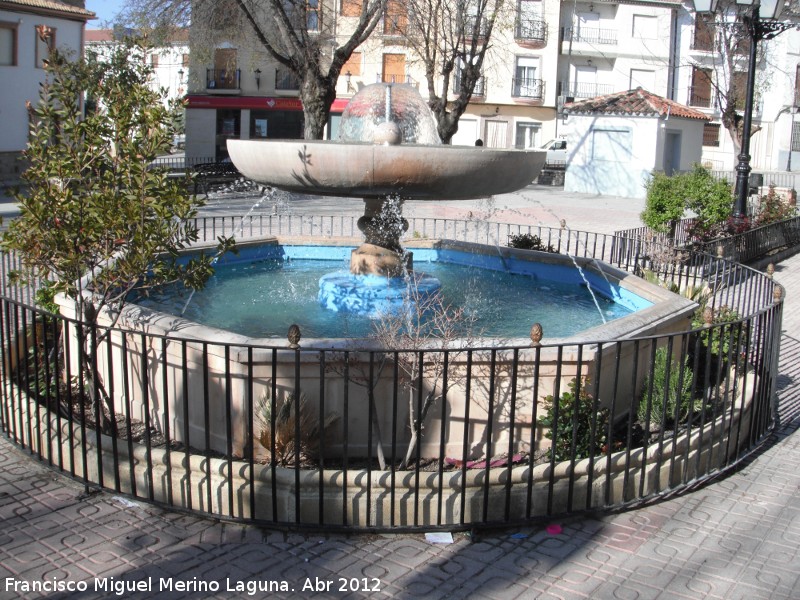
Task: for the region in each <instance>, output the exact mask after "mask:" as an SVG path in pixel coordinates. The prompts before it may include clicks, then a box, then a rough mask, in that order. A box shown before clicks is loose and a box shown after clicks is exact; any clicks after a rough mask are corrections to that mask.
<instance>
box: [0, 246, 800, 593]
mask: <svg viewBox="0 0 800 600" xmlns="http://www.w3.org/2000/svg"><path fill="white" fill-rule="evenodd" d="M776 278H777V279H778V280H779V281H780V282H781V283H783V284H784V285H785V286H786V287H787V290H788V298H787V301H786V307H785V316H784V332H783V337H782V356H781V375H780V377H779V382H778V383H779V397H780V413H781V425H780V428H779V429H778V431H777V432H776V434H775V435H773V436H772V439H771V440H770V441H769V443H767V444H765V445H764V447H763V448H762V450H761V451H760V452H758V453H756V455H755V456H753V457H752V458H751V459H750V460H749V461H748V463H747V464H746V465H745V466H744V467H743V468H741V469H739V470H738V471H737V472H735V473H732V474H730V475H728V476H726V477H724V478H720V479H718V480H717V481H714V482H712V483H710V484H707V485H705V486H702V487H699V488H698V489H696V490H694V491H692V492H691V493H687V494H684V495H681V496H677V497H674V498H671V499H668V500H665V501H662V502H659V503H657V504H653V505H651V506H646V507H643V508H639V509H637V510H631V511H626V512H620V513H617V514H610V515H597V516H594V517H588V518H579V519H573V520H570V521H567V522H563V523H559V525H561V527H562V530H561V532H560V533H554V534H549V533H548V532H547V530H546V528H545V527H543V526H542V527H531V528H525V529H515V530H508V531H500V532H494V533H491V534H489V533H485V534H482V535H480V536H479V537H477V538H475V539H471V538H469V537H468V536H467V535H464V534H455V536H454V538H455V541H454V543H452V544H449V545H434V544H430V543H428V542H427V541H426V540H425V538H424V536H422V535H371V536H342V535H298V534H284V533H275V532H268V531H263V530H260V529H258V528H255V527H242V526H236V525H230V524H225V523H219V522H215V521H212V520H208V519H201V518H197V517H194V516H186V515H182V514H176V513H171V512H166V511H163V510H160V509H157V508H153V507H150V506H147V505H144V504H139V503H133V502H130V501H128V500H126V499H123V498H120V497H115V496H114V495H112V494H107V493H98V494H92V495H88V496H87V495H85V493H84V488H83V487H82V486H79V485H77V484H75V483H74V482H72V481H70V480H68V479H66V478H64V477H62V476H60V475H58V474H56V473H53V472H52V471H50V470H48V469H47V468H46V467H45V466H42V465H39V464H38V463H36V462H35V461H33V460H32V459H31V458H30V457H28V456H27V455H26V454H25V452H24V451H21V450H19V449H17V448H16V447H14V446H13V445H11V444H10V443H9V442H8V441H7V440H6V439H5V438H2V437H0V599H5V598H42V597H47V598H67V597H69V598H72V597H76V598H109V597H129V598H159V599H160V598H239V597H241V598H254V597H255V598H267V597H275V598H311V597H319V598H372V597H375V598H390V597H394V598H426V599H428V598H431V599H434V598H481V599H482V598H498V599H500V598H509V599H510V598H543V599H544V598H592V599H600V600H603V599H606V598H608V599H611V598H642V599H646V598H687V599H697V598H714V599H716V598H719V599H724V600H735V599H737V598H742V599H745V598H746V599H748V600H752V599H759V598H764V599H779V598H786V599H789V598H798V597H800V495H798V487H800V437H798V434H797V429H798V425H800V255H798V256H795V257H793V258H790V259H787V260H785V261H783V262H782V263H780V264H779V265H778V268H777V270H776ZM94 578H98V580H99V581H101V582H105V584H106V585H107V586H109V590H110V589H113V585H114V584H115V583H116V584H122V583H124V582H134V583H135V582H139V584H140V585H144V584H146V583H147V582H148V581H151V582H152V588H151V590H150V591H142V592H137V593H131V594H128V593H125V594H120V595H115V594H114V593H113V592H112V591H108V590H106V591H103V590H99V591H95V588H94ZM339 578H345V580H346V581H347V582H348V583H349V582H350V579H351V578H352V579H353V581H354V582H357V583H359V584H361V583H366V584H367V585H368V586H370V587H372V586H376V587H377V588H379V589H376V590H375V591H359V592H347V593H345V592H338V591H336V590H337V589H338V587H339V581H340V579H339ZM373 578H374V579H373ZM161 579H164V580H165V581H172V582H173V584H179V583H184V584H185V585H187V586H189V587H191V586H192V585H202V584H207V583H208V582H212V581H216V582H220V586H221V587H220V589H219V591H217V592H192V591H186V592H178V591H172V592H169V591H159V582H160V580H161ZM54 580H57V581H69V582H72V583H76V582H85V583H86V584H87V586H88V590H87V591H86V592H84V593H77V594H71V593H67V592H64V593H46V594H40V593H34V592H30V593H26V592H23V591H21V584H20V585H18V587H17V590H16V591H14V590H13V584H14V582H33V581H48V582H52V581H54ZM226 580H230V581H231V585H233V586H234V587H235V585H236V584H237V583H239V584H241V585H243V586H246V585H247V583H248V582H249V583H251V584H253V583H254V582H258V581H260V582H267V583H269V582H270V581H272V582H273V583H278V584H280V583H282V584H283V585H285V586H286V587H288V588H290V589H292V590H293V591H285V592H278V593H273V594H271V595H270V594H268V593H261V592H255V593H253V594H250V593H249V592H248V591H247V588H246V587H245V589H244V590H242V591H238V592H237V591H232V592H229V591H226V589H225V588H226ZM327 582H331V586H330V591H328V592H327V593H322V592H320V593H316V592H315V591H314V590H315V588H316V586H321V587H325V586H326V585H327ZM305 584H308V585H310V586H311V589H306V590H305V591H304V590H303V586H304V585H305ZM9 586H12V587H9Z"/></svg>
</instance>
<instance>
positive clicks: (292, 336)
mask: <svg viewBox="0 0 800 600" xmlns="http://www.w3.org/2000/svg"><path fill="white" fill-rule="evenodd" d="M286 337H287V339H288V340H289V348H293V349H297V348H299V347H300V326H299V325H297V324H296V323H292V324H291V325H290V326H289V333H288V334H287V335H286Z"/></svg>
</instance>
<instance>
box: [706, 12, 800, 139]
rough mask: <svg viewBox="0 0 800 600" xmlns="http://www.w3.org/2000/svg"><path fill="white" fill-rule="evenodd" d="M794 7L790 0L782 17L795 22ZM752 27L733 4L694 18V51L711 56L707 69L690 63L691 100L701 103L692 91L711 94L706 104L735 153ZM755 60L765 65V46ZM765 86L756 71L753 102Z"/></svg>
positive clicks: (766, 81)
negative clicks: (705, 89)
mask: <svg viewBox="0 0 800 600" xmlns="http://www.w3.org/2000/svg"><path fill="white" fill-rule="evenodd" d="M798 4H800V2H798V0H792V2H790V3H789V5H788V6H787V9H786V10H785V11H784V16H785V17H788V18H791V19H794V20H795V21H796V19H797V14H798ZM753 26H754V24H753V23H752V21H749V20H748V18H747V16H746V15H745V13H742V12H741V11H739V10H738V9H737V6H736V3H735V1H734V0H721V1H720V2H719V3H718V4H717V8H716V12H715V13H713V14H709V15H702V14H695V36H694V47H695V48H697V49H701V50H703V49H705V50H708V51H709V52H711V56H712V58H713V64H712V66H711V67H710V68H709V67H708V66H707V63H700V62H697V61H694V62H692V63H691V65H692V66H693V67H694V68H695V73H694V75H693V81H692V85H693V86H694V87H693V92H692V96H693V98H694V99H695V101H698V100H702V99H700V98H698V95H697V93H696V91H695V90H696V89H697V88H698V87H700V88H702V87H708V88H709V89H710V90H711V91H712V97H711V98H709V99H707V100H708V101H709V103H710V105H712V106H715V107H716V108H717V110H718V111H719V113H720V120H721V122H722V126H723V127H724V128H725V130H726V131H727V132H728V134H729V135H730V137H731V141H733V144H734V147H735V148H736V151H737V152H738V151H740V149H741V146H742V132H743V126H744V123H743V120H744V117H743V114H742V113H743V111H744V105H745V98H746V95H747V71H746V70H744V68H743V67H746V65H747V56H748V54H749V52H750V46H751V44H752V43H753V39H754V34H753V29H752V28H753ZM756 26H757V25H756ZM778 33H780V31H777V32H775V33H774V34H768V35H766V36H764V37H763V38H762V39H770V38H771V37H774V35H777V34H778ZM759 35H761V33H759ZM756 57H757V58H756V60H757V65H764V64H766V63H768V62H769V48H768V46H767V45H766V44H763V43H762V44H760V46H759V47H758V48H757V54H756ZM769 83H770V81H769V73H767V70H766V69H759V70H758V71H757V76H756V84H755V88H756V101H757V100H758V98H759V96H763V95H764V94H766V93H767V92H768V90H769ZM760 129H761V127H760V126H758V125H754V126H752V127H751V134H752V133H755V132H757V131H759V130H760Z"/></svg>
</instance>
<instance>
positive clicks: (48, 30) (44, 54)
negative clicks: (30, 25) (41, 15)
mask: <svg viewBox="0 0 800 600" xmlns="http://www.w3.org/2000/svg"><path fill="white" fill-rule="evenodd" d="M55 47H56V30H55V28H53V27H49V26H47V25H37V26H36V67H37V68H39V69H43V68H44V64H45V61H47V58H48V57H49V56H50V52H52V51H53V50H54V49H55Z"/></svg>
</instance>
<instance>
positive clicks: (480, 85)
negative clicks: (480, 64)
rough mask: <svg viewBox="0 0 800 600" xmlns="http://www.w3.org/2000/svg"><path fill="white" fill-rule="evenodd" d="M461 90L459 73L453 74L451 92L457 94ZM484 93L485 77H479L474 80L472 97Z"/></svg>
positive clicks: (481, 95)
mask: <svg viewBox="0 0 800 600" xmlns="http://www.w3.org/2000/svg"><path fill="white" fill-rule="evenodd" d="M459 90H461V73H456V74H455V75H454V76H453V89H452V91H453V93H454V94H458V92H459ZM485 95H486V77H479V78H478V81H476V82H475V88H474V89H473V90H472V97H473V98H475V97H478V98H482V97H483V96H485Z"/></svg>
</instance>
